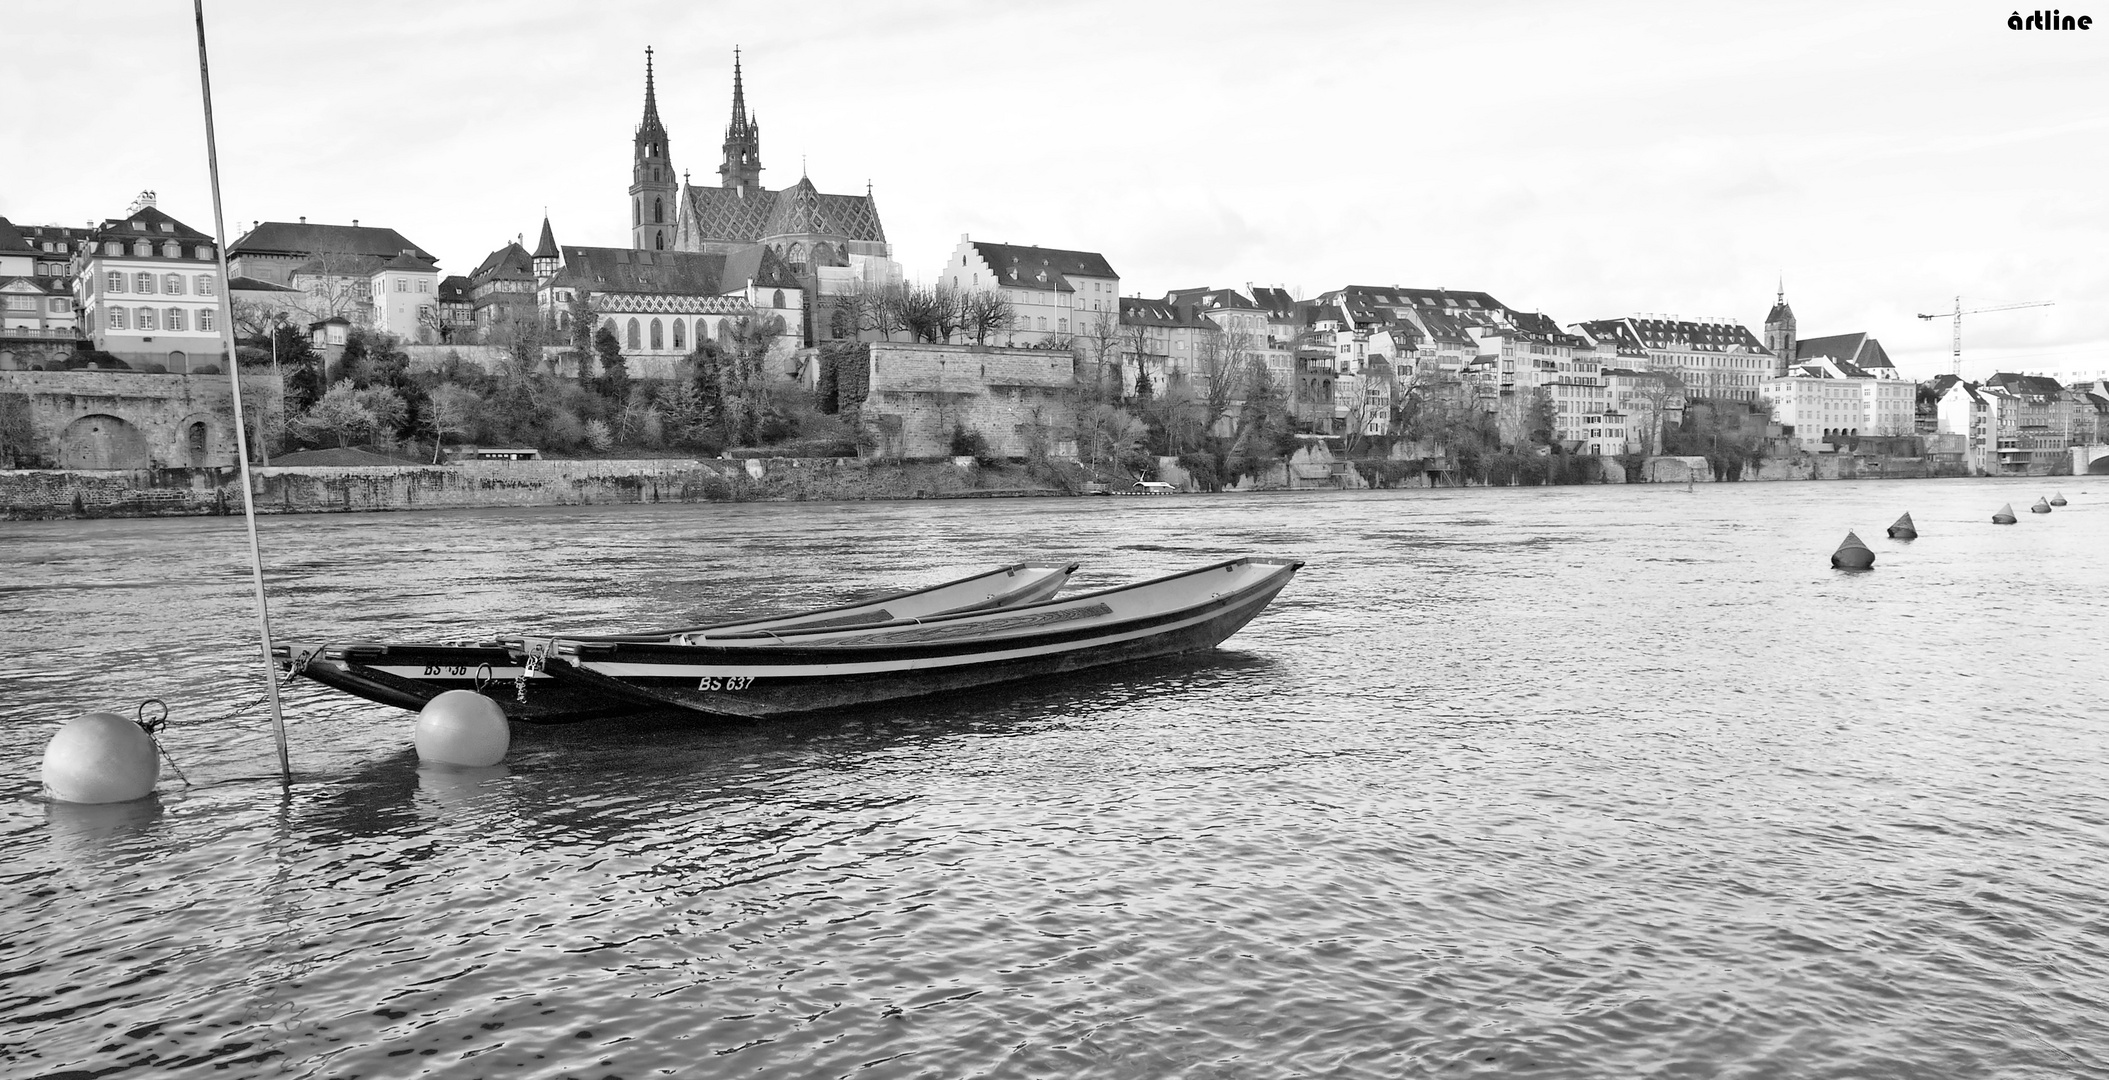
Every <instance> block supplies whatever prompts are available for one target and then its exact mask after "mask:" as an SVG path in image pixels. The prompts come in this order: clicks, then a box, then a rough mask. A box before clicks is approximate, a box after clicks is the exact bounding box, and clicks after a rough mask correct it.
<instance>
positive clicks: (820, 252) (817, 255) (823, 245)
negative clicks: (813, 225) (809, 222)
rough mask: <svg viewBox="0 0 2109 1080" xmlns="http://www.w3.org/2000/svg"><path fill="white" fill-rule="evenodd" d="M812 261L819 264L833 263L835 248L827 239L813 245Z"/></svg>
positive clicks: (831, 264)
mask: <svg viewBox="0 0 2109 1080" xmlns="http://www.w3.org/2000/svg"><path fill="white" fill-rule="evenodd" d="M813 261H814V262H815V263H817V264H819V265H821V266H833V265H835V249H834V247H833V246H832V245H830V244H829V243H828V242H827V241H825V240H822V241H821V242H819V243H817V244H814V245H813Z"/></svg>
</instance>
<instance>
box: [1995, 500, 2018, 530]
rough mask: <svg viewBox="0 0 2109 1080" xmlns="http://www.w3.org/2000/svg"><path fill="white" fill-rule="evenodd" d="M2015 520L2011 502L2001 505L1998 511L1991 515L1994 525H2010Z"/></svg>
mask: <svg viewBox="0 0 2109 1080" xmlns="http://www.w3.org/2000/svg"><path fill="white" fill-rule="evenodd" d="M2016 520H2017V519H2016V518H2015V517H2014V504H2013V503H2007V504H2006V505H2004V506H2001V507H2000V508H1999V512H1998V513H1996V514H1993V515H1992V524H1994V525H2012V524H2013V523H2014V522H2015V521H2016Z"/></svg>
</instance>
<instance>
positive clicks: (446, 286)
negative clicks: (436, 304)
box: [439, 274, 471, 304]
mask: <svg viewBox="0 0 2109 1080" xmlns="http://www.w3.org/2000/svg"><path fill="white" fill-rule="evenodd" d="M470 284H471V283H470V281H469V279H468V277H467V276H465V275H462V274H453V275H450V276H448V277H444V278H441V279H440V281H439V299H440V302H441V303H457V304H459V303H467V302H468V299H469V286H470Z"/></svg>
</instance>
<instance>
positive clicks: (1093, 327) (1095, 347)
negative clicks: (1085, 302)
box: [1070, 311, 1127, 401]
mask: <svg viewBox="0 0 2109 1080" xmlns="http://www.w3.org/2000/svg"><path fill="white" fill-rule="evenodd" d="M1080 321H1081V320H1080ZM1121 339H1122V334H1121V329H1120V313H1119V312H1118V311H1100V312H1098V313H1096V314H1095V315H1093V316H1092V318H1091V321H1090V322H1086V323H1083V324H1082V325H1081V326H1079V327H1078V332H1077V334H1076V335H1075V336H1074V337H1072V338H1071V339H1070V344H1071V347H1072V349H1073V351H1074V352H1075V355H1076V358H1077V362H1078V363H1079V364H1084V365H1089V366H1090V368H1091V393H1092V396H1094V397H1101V396H1103V397H1110V398H1112V399H1113V400H1115V401H1118V400H1120V399H1121V398H1122V397H1125V396H1126V394H1127V389H1126V379H1125V376H1123V374H1122V373H1121V355H1120V347H1121ZM1109 371H1110V372H1111V373H1112V380H1111V384H1110V385H1111V392H1110V393H1109V392H1108V385H1109V384H1108V381H1107V373H1108V372H1109Z"/></svg>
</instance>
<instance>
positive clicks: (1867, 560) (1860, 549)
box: [1831, 531, 1875, 570]
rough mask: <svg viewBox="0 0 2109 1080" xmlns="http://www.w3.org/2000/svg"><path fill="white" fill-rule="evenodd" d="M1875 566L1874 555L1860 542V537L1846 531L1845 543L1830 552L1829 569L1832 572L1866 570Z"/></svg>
mask: <svg viewBox="0 0 2109 1080" xmlns="http://www.w3.org/2000/svg"><path fill="white" fill-rule="evenodd" d="M1874 565H1875V553H1874V552H1872V551H1870V550H1868V547H1867V545H1866V544H1864V543H1861V542H1860V535H1859V534H1858V533H1854V532H1851V531H1848V532H1847V533H1846V534H1845V542H1844V543H1842V544H1840V545H1838V550H1836V551H1834V552H1831V568H1832V569H1834V570H1868V569H1872V568H1873V567H1874Z"/></svg>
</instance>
